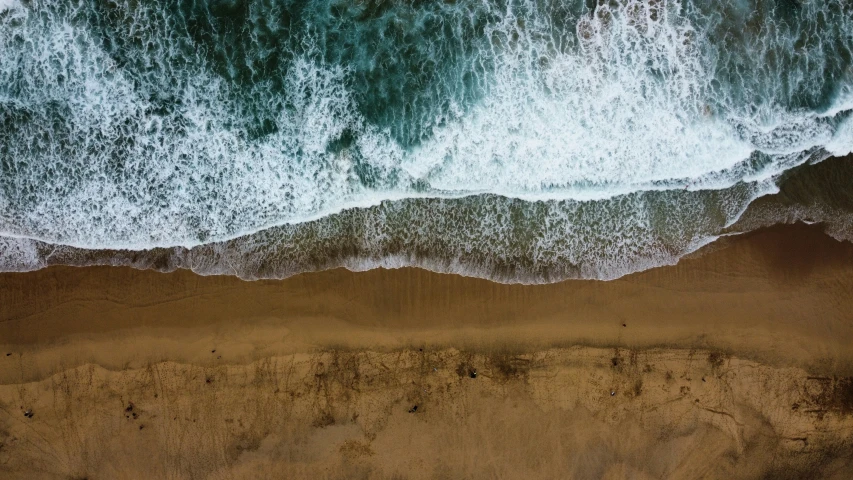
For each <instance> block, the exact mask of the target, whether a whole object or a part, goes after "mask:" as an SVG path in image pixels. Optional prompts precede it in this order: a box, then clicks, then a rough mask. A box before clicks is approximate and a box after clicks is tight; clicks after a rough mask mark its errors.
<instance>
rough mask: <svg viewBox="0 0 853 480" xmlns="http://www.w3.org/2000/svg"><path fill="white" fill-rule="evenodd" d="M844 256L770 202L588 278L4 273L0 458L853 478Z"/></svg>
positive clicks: (91, 469) (40, 468)
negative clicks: (747, 216)
mask: <svg viewBox="0 0 853 480" xmlns="http://www.w3.org/2000/svg"><path fill="white" fill-rule="evenodd" d="M852 268H853V245H851V244H850V243H846V242H837V241H835V240H833V239H831V238H829V237H828V236H826V235H824V234H823V233H821V232H820V230H819V229H818V228H816V227H804V226H786V227H778V228H772V229H769V230H764V231H761V232H758V233H754V234H748V235H744V236H740V237H732V238H730V239H727V240H725V241H723V242H720V243H718V244H716V245H714V246H712V248H709V249H706V251H705V252H703V254H702V255H695V256H693V257H692V258H689V259H684V260H682V261H681V262H680V263H679V264H678V265H675V266H671V267H662V268H658V269H654V270H651V271H647V272H642V273H638V274H634V275H629V276H627V277H624V278H622V279H619V280H616V281H612V282H597V281H569V282H563V283H558V284H553V285H538V286H523V285H501V284H496V283H492V282H488V281H484V280H478V279H473V278H464V277H459V276H455V275H441V274H434V273H430V272H426V271H423V270H417V269H401V270H394V271H387V270H374V271H369V272H361V273H352V272H348V271H343V270H334V271H328V272H319V273H313V274H304V275H299V276H296V277H292V278H290V279H286V280H283V281H258V282H243V281H241V280H239V279H235V278H232V277H199V276H196V275H194V274H192V273H189V272H182V271H181V272H174V273H170V274H161V273H157V272H152V271H137V270H132V269H129V268H108V267H98V268H95V267H90V268H68V267H51V268H49V269H45V270H41V271H37V272H30V273H24V274H3V275H0V294H1V295H2V299H0V300H2V301H0V320H2V322H0V478H45V479H54V478H56V479H72V478H73V479H82V478H87V479H102V478H106V479H111V478H130V479H136V478H140V479H143V478H144V479H147V478H171V479H184V478H187V479H232V478H389V479H390V478H400V479H407V478H412V479H414V478H614V479H615V478H638V479H645V478H685V479H686V478H838V479H845V478H853V379H851V377H852V376H853V275H851V272H853V269H852ZM415 407H417V408H416V409H415ZM25 413H26V414H27V415H25Z"/></svg>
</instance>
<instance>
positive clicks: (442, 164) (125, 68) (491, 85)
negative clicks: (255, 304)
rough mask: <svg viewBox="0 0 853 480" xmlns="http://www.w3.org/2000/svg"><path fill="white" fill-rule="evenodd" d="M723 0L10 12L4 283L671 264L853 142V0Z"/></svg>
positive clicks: (619, 270) (538, 273)
mask: <svg viewBox="0 0 853 480" xmlns="http://www.w3.org/2000/svg"><path fill="white" fill-rule="evenodd" d="M718 3H720V2H686V1H685V2H677V1H663V0H661V1H645V2H639V1H611V2H595V1H585V2H584V1H558V0H509V1H496V0H488V1H486V0H483V1H463V0H458V1H444V2H421V1H415V0H408V1H402V0H397V1H371V0H366V1H351V0H350V1H338V2H334V1H328V0H327V1H319V0H318V1H304V0H303V1H254V2H243V1H233V2H227V1H224V2H216V1H210V2H194V1H193V2H191V1H186V2H152V1H121V0H119V1H117V2H101V1H92V0H89V1H86V0H78V1H62V2H60V1H23V0H15V1H6V2H5V3H3V4H0V52H2V53H0V234H2V237H3V240H0V269H2V270H29V269H33V268H40V267H42V266H44V265H47V264H53V263H59V262H65V263H71V264H87V263H92V262H95V263H104V262H105V263H111V264H135V265H137V266H142V267H152V268H175V267H181V268H192V269H193V270H195V271H198V272H199V273H226V274H237V275H240V276H241V277H244V278H259V277H284V276H287V275H292V274H295V273H298V272H301V271H306V270H315V269H321V268H331V267H335V266H346V267H348V268H351V269H368V268H375V267H378V266H385V267H396V266H404V265H418V266H422V267H426V268H430V269H433V270H437V271H447V272H458V273H464V274H467V275H476V276H481V277H485V278H491V279H494V280H499V281H508V282H533V283H538V282H550V281H556V280H560V279H563V278H602V279H609V278H615V277H618V276H621V275H624V274H626V273H629V272H632V271H637V270H641V269H645V268H650V267H652V266H655V265H661V264H667V263H673V262H675V261H677V259H678V258H680V257H681V256H683V255H684V254H686V253H689V252H692V251H694V250H695V249H697V248H699V247H700V246H702V245H705V244H707V243H709V242H711V241H713V240H714V239H715V238H716V237H717V235H719V234H721V233H722V232H724V231H726V228H727V227H729V226H730V225H732V224H734V223H735V222H736V221H737V220H738V219H739V218H740V216H741V214H742V213H743V212H744V210H745V209H746V208H747V207H748V205H750V203H752V202H753V201H754V200H756V199H757V198H759V197H761V196H764V195H768V194H772V193H775V192H777V191H778V189H779V185H780V182H782V179H783V177H784V175H785V172H791V171H792V170H793V169H796V168H798V166H801V165H805V164H807V163H815V162H820V161H821V160H824V159H825V158H827V157H829V156H832V155H835V156H841V155H845V154H847V153H850V151H851V150H853V4H850V3H849V2H846V1H842V0H835V1H832V0H830V1H825V2H795V1H785V2H779V1H759V0H752V1H747V0H742V1H737V2H723V3H724V4H718ZM806 168H811V167H806ZM768 218H769V217H768ZM781 220H784V221H787V220H789V219H788V218H785V219H781ZM770 221H774V220H773V219H769V220H768V219H767V218H765V219H764V220H762V222H764V223H767V222H770ZM753 223H754V224H759V223H761V222H757V221H756V222H753ZM151 249H154V250H151Z"/></svg>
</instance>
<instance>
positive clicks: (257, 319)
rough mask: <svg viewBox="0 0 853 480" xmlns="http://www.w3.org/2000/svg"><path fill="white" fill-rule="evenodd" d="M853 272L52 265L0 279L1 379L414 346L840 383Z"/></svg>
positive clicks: (792, 264) (846, 362)
mask: <svg viewBox="0 0 853 480" xmlns="http://www.w3.org/2000/svg"><path fill="white" fill-rule="evenodd" d="M851 267H853V244H850V243H847V242H838V241H835V240H833V239H831V238H830V237H828V236H826V235H825V234H823V233H821V232H820V229H819V227H817V226H805V225H793V226H790V225H783V226H778V227H773V228H770V229H764V230H760V231H757V232H752V233H747V234H743V235H740V236H736V237H729V238H726V239H723V240H722V241H721V242H719V243H716V244H712V245H711V246H710V247H708V252H707V253H705V254H701V252H700V253H699V254H694V255H692V256H691V257H690V258H686V259H682V261H681V262H679V263H678V264H677V265H673V266H666V267H659V268H655V269H651V270H648V271H644V272H640V273H636V274H632V275H628V276H626V277H623V278H621V279H618V280H613V281H607V282H604V281H596V280H569V281H565V282H560V283H556V284H549V285H507V284H498V283H493V282H490V281H488V280H482V279H477V278H470V277H461V276H458V275H448V274H437V273H432V272H429V271H425V270H420V269H414V268H403V269H399V270H383V269H377V270H371V271H366V272H350V271H347V270H343V269H336V270H330V271H324V272H316V273H307V274H301V275H297V276H294V277H290V278H288V279H285V280H258V281H252V282H246V281H243V280H240V279H238V278H235V277H227V276H210V277H203V276H198V275H196V274H194V273H192V272H188V271H176V272H172V273H165V274H164V273H159V272H155V271H150V270H148V271H145V270H133V269H131V268H128V267H85V268H78V267H49V268H47V269H44V270H39V271H35V272H27V273H5V274H0V288H2V291H3V292H4V293H3V296H4V298H5V300H4V301H3V302H0V318H2V322H0V339H6V340H5V341H0V350H4V351H5V353H13V356H21V355H24V359H23V360H22V362H23V363H22V364H21V365H22V367H21V369H20V370H19V371H17V372H14V373H12V372H11V371H10V370H8V369H5V368H4V369H2V370H0V383H8V382H10V381H30V380H34V379H39V378H43V377H44V376H48V375H51V374H53V373H55V371H56V368H57V366H58V365H61V368H71V367H75V366H78V365H83V364H87V363H95V364H98V365H102V366H104V367H106V368H112V369H118V368H124V367H126V366H139V365H142V364H145V363H149V362H156V361H162V360H170V361H178V362H187V363H195V362H204V361H207V360H208V356H209V351H210V350H211V349H217V348H218V349H220V352H222V353H221V355H223V358H224V359H225V360H226V361H228V362H231V363H249V362H252V361H255V360H258V359H259V358H263V357H264V356H272V355H282V354H293V353H298V352H301V351H310V350H312V349H323V348H327V347H330V346H334V347H337V348H348V349H360V348H361V349H363V348H369V349H376V348H379V349H397V348H404V347H409V346H413V345H418V344H423V345H431V346H435V347H463V348H466V349H474V350H482V349H486V350H488V349H490V348H495V347H500V346H503V345H512V346H514V348H523V349H526V350H536V349H541V348H550V347H559V346H568V345H587V346H601V347H621V348H656V347H673V348H704V349H716V350H721V351H725V352H729V353H732V354H737V355H740V356H744V357H745V358H752V359H755V360H757V361H761V362H765V363H773V364H779V365H796V366H802V367H805V368H818V369H822V370H825V369H830V370H832V371H837V372H840V373H845V374H846V373H847V372H853V349H850V348H849V345H851V344H853V322H851V321H850V313H849V312H851V311H853V295H850V292H853V278H851V275H849V272H850V269H851ZM623 324H624V325H625V326H622V325H623ZM261 339H264V341H261ZM259 342H260V344H261V345H262V346H258V345H257V344H258V343H259ZM116 345H123V348H122V349H121V350H117V349H116V347H115V346H116ZM142 345H144V347H143V346H142Z"/></svg>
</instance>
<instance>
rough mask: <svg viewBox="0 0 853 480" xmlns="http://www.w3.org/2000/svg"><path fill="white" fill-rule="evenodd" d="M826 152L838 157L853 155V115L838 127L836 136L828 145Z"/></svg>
mask: <svg viewBox="0 0 853 480" xmlns="http://www.w3.org/2000/svg"><path fill="white" fill-rule="evenodd" d="M826 151H828V152H830V153H831V154H833V155H835V156H836V157H843V156H845V155H849V154H851V153H853V115H850V116H849V117H847V119H845V120H844V121H843V122H841V124H840V125H838V128H837V129H836V131H835V135H834V136H833V137H832V139H830V140H829V141H828V142H827V144H826Z"/></svg>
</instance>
